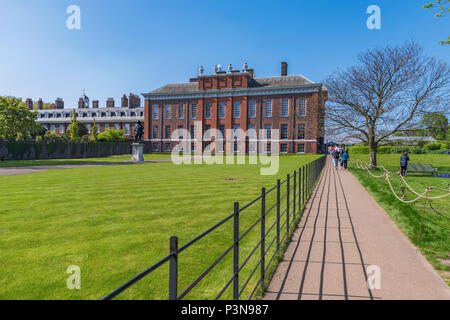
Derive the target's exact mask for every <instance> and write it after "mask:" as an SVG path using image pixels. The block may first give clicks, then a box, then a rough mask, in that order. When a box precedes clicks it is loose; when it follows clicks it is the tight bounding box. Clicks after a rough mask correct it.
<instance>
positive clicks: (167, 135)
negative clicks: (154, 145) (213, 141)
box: [152, 123, 306, 140]
mask: <svg viewBox="0 0 450 320" xmlns="http://www.w3.org/2000/svg"><path fill="white" fill-rule="evenodd" d="M210 129H211V126H209V125H206V126H205V127H204V140H209V139H210V138H211V137H210V134H211V130H210ZM218 130H219V131H220V133H221V135H222V137H225V126H224V125H219V128H218ZM239 130H240V126H239V125H238V124H235V125H234V126H233V138H234V139H238V138H239ZM288 130H289V125H288V124H281V126H280V139H282V140H285V139H288V138H289V131H288ZM195 132H196V128H195V125H191V127H190V136H191V137H195V136H196V134H195ZM264 132H265V139H272V125H271V124H265V125H264ZM305 132H306V130H305V124H303V123H299V124H297V139H300V140H304V139H305ZM158 133H159V126H158V125H154V126H153V127H152V138H153V139H159V134H158ZM248 133H249V134H248V135H249V139H256V126H255V125H254V124H250V125H249V126H248ZM177 136H178V138H179V139H183V126H178V128H177ZM171 137H172V127H171V126H165V127H164V139H171Z"/></svg>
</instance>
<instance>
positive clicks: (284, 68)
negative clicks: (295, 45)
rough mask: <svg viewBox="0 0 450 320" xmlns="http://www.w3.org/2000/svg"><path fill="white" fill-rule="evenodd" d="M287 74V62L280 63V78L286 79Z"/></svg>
mask: <svg viewBox="0 0 450 320" xmlns="http://www.w3.org/2000/svg"><path fill="white" fill-rule="evenodd" d="M287 73H288V64H287V62H284V61H283V62H282V63H281V76H282V77H286V76H287Z"/></svg>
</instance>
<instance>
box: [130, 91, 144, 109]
mask: <svg viewBox="0 0 450 320" xmlns="http://www.w3.org/2000/svg"><path fill="white" fill-rule="evenodd" d="M140 106H141V98H140V97H139V96H138V95H136V94H132V93H130V100H129V108H130V109H131V108H139V107H140Z"/></svg>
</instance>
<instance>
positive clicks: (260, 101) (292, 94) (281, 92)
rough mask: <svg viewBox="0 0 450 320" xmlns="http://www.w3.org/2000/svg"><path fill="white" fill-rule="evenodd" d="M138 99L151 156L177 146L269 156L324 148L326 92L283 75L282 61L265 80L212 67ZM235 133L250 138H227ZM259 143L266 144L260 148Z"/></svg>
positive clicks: (247, 71) (245, 70) (244, 71)
mask: <svg viewBox="0 0 450 320" xmlns="http://www.w3.org/2000/svg"><path fill="white" fill-rule="evenodd" d="M143 96H144V98H145V112H144V118H145V137H144V138H145V141H147V142H149V143H150V144H151V149H152V151H153V152H169V151H171V150H172V149H173V148H174V147H175V146H177V145H178V146H179V147H180V146H181V145H180V142H183V143H182V146H183V147H182V148H189V149H190V151H195V152H200V151H202V150H211V151H212V152H214V151H216V152H223V151H226V152H229V151H231V152H239V153H243V152H245V153H253V152H261V151H262V152H271V151H272V150H273V148H274V146H273V144H274V143H277V144H279V145H278V146H279V151H280V153H319V152H322V151H323V148H324V146H323V143H324V113H325V102H326V100H327V96H328V95H327V88H326V87H324V86H323V85H322V84H318V83H314V82H312V81H311V80H308V79H307V78H305V77H303V76H301V75H294V76H289V75H288V74H287V63H286V62H283V63H282V66H281V76H277V77H268V78H256V77H255V76H254V70H253V69H249V68H248V66H247V64H246V63H245V64H244V67H243V69H242V70H233V69H232V67H231V65H230V66H229V67H228V71H221V70H220V68H218V67H217V66H216V67H215V68H214V73H213V74H211V75H204V74H203V67H200V70H199V75H198V77H197V78H194V79H190V81H189V82H187V83H179V84H168V85H166V86H163V87H161V88H159V89H156V90H154V91H152V92H150V93H144V94H143ZM195 125H196V126H195ZM209 129H217V130H219V131H220V132H221V133H222V136H223V137H225V140H222V139H217V137H215V136H208V134H206V135H205V133H207V132H208V131H210V130H209ZM252 129H254V130H255V131H253V130H252ZM273 129H278V130H279V138H278V139H274V137H271V136H270V133H268V131H269V130H273ZM240 130H242V131H244V132H247V130H249V131H253V132H255V133H254V134H249V135H247V136H242V134H235V136H234V137H230V136H229V135H227V132H241V131H240ZM260 130H267V131H260ZM174 131H175V132H177V133H176V134H174V135H172V132H174ZM182 132H184V134H183V133H182ZM186 133H187V134H186ZM218 137H219V138H220V135H218ZM265 139H271V141H267V140H266V141H265V142H263V143H262V141H264V140H265ZM219 140H220V141H219ZM238 140H239V141H240V142H239V144H238V143H237V141H238ZM243 141H244V143H242V142H243ZM218 142H219V143H218ZM255 142H257V143H255ZM200 148H201V149H200ZM244 148H245V150H243V149H244ZM261 148H264V149H263V150H260V149H261ZM180 150H182V149H180ZM184 150H185V151H189V150H186V149H184Z"/></svg>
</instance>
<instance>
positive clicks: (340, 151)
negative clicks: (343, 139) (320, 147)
mask: <svg viewBox="0 0 450 320" xmlns="http://www.w3.org/2000/svg"><path fill="white" fill-rule="evenodd" d="M329 154H330V155H331V157H332V158H333V164H334V168H335V169H336V170H338V169H339V163H340V164H341V169H347V165H348V160H350V156H349V154H348V151H347V150H346V148H345V147H339V146H336V147H331V148H330V151H329Z"/></svg>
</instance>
